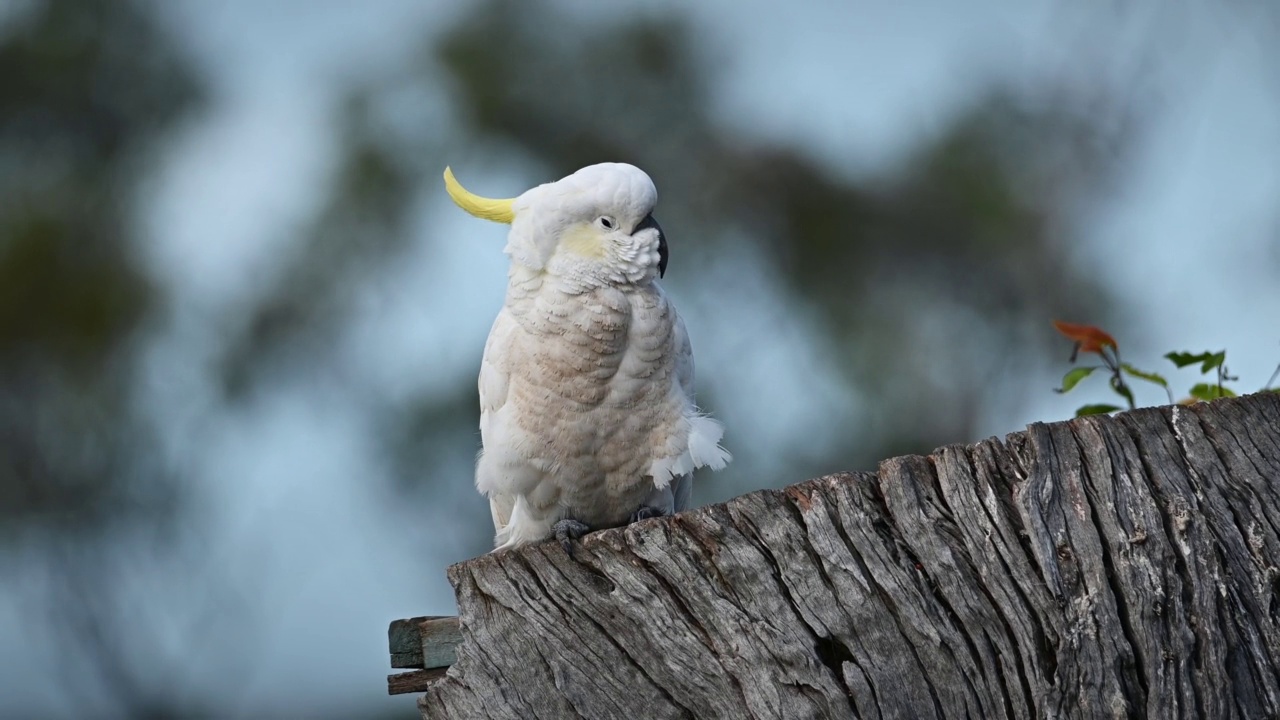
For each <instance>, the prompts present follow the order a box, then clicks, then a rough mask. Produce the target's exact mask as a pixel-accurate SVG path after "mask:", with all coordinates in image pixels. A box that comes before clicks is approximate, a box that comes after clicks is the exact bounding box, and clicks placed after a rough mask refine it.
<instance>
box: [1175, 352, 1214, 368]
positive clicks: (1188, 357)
mask: <svg viewBox="0 0 1280 720" xmlns="http://www.w3.org/2000/svg"><path fill="white" fill-rule="evenodd" d="M1212 355H1213V353H1210V352H1207V351H1206V352H1202V353H1200V354H1198V355H1192V354H1191V353H1189V352H1171V353H1165V354H1164V356H1165V357H1166V358H1168V359H1169V361H1170V362H1172V363H1173V364H1174V365H1177V366H1178V367H1180V368H1184V367H1186V366H1188V365H1195V364H1196V363H1203V362H1207V361H1208V360H1209V358H1210V357H1211V356H1212Z"/></svg>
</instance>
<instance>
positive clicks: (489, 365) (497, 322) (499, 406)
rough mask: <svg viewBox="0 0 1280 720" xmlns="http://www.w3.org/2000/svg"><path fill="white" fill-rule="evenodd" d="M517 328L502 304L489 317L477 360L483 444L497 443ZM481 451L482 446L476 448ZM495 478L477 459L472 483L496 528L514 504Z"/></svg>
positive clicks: (503, 524) (508, 519) (502, 524)
mask: <svg viewBox="0 0 1280 720" xmlns="http://www.w3.org/2000/svg"><path fill="white" fill-rule="evenodd" d="M518 330H519V327H518V326H517V325H516V322H515V320H514V319H513V318H512V317H511V315H510V314H509V313H508V312H507V309H506V308H505V307H504V308H502V310H501V311H500V312H499V313H498V317H497V318H496V319H494V321H493V328H492V329H491V330H489V339H488V340H487V341H486V342H485V345H484V357H483V359H481V361H480V378H479V386H480V442H481V443H482V444H483V445H484V447H485V448H493V447H495V446H496V445H497V435H498V433H499V432H502V426H503V420H504V417H503V415H504V413H503V410H504V409H505V408H506V404H507V390H508V389H509V387H510V382H509V375H508V371H507V367H506V363H507V361H508V360H509V359H510V354H509V353H510V346H511V339H512V336H513V335H514V333H516V332H517V331H518ZM480 452H481V453H482V454H483V453H484V450H481V451H480ZM496 480H497V478H491V477H485V476H483V475H482V474H481V472H479V464H478V463H477V473H476V487H477V489H479V490H480V491H481V492H483V493H486V494H487V495H488V496H489V512H490V514H492V515H493V529H494V531H495V532H500V531H501V530H502V529H503V528H504V527H506V526H507V523H509V522H511V510H512V507H513V506H514V505H515V497H514V496H512V495H509V494H506V493H503V492H501V491H500V489H499V488H498V487H496V484H497V483H496Z"/></svg>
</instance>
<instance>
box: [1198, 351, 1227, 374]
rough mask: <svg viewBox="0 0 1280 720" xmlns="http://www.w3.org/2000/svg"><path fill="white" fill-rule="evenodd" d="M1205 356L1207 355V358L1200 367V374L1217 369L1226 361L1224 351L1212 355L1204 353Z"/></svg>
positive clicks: (1225, 352)
mask: <svg viewBox="0 0 1280 720" xmlns="http://www.w3.org/2000/svg"><path fill="white" fill-rule="evenodd" d="M1205 355H1208V357H1206V358H1205V359H1204V364H1202V365H1201V366H1200V372H1202V373H1207V372H1209V371H1210V370H1212V369H1214V368H1216V367H1219V366H1220V365H1222V363H1224V362H1226V360H1227V351H1226V350H1220V351H1218V352H1216V353H1213V354H1209V353H1205Z"/></svg>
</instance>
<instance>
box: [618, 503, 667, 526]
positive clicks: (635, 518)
mask: <svg viewBox="0 0 1280 720" xmlns="http://www.w3.org/2000/svg"><path fill="white" fill-rule="evenodd" d="M665 515H666V513H665V512H663V511H662V510H661V509H659V508H656V507H653V506H652V505H641V506H640V509H639V510H636V511H635V512H633V513H631V519H630V520H628V521H627V522H628V523H634V522H640V521H641V520H648V519H649V518H656V517H663V516H665Z"/></svg>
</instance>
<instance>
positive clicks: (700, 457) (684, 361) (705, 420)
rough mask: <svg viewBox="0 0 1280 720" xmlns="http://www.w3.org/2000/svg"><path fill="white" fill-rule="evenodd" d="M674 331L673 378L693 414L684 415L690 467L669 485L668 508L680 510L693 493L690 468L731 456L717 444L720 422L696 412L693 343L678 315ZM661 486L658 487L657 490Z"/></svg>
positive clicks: (721, 463)
mask: <svg viewBox="0 0 1280 720" xmlns="http://www.w3.org/2000/svg"><path fill="white" fill-rule="evenodd" d="M674 334H675V338H674V343H673V344H674V346H675V353H676V380H677V382H679V383H680V389H681V390H683V391H684V396H685V397H686V398H688V399H689V407H690V408H692V409H693V414H692V415H691V416H690V417H689V418H688V422H689V425H690V427H689V455H688V464H691V465H692V467H689V468H688V469H687V470H685V471H684V472H683V474H680V475H678V476H676V477H674V478H672V480H671V486H670V493H671V502H672V512H681V511H683V510H686V509H688V507H689V498H690V496H691V495H692V494H693V468H696V467H702V466H703V465H706V466H707V467H710V468H711V469H712V470H719V469H721V468H723V467H724V466H725V465H726V464H727V463H728V462H729V460H730V459H731V456H730V455H729V453H728V451H726V450H725V449H724V448H722V447H720V446H719V442H720V438H721V437H722V436H723V435H724V428H723V427H721V425H720V423H718V422H716V421H715V420H712V419H711V418H709V417H705V416H702V415H698V414H697V403H696V402H695V400H694V391H693V376H694V371H693V346H692V345H691V344H690V343H689V332H688V331H687V330H685V327H684V320H682V319H681V318H680V316H679V315H677V316H676V319H675V332H674ZM681 469H684V468H681ZM664 489H665V488H661V487H660V488H658V492H661V491H662V490H664ZM664 499H665V498H664Z"/></svg>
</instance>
